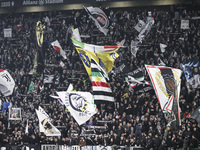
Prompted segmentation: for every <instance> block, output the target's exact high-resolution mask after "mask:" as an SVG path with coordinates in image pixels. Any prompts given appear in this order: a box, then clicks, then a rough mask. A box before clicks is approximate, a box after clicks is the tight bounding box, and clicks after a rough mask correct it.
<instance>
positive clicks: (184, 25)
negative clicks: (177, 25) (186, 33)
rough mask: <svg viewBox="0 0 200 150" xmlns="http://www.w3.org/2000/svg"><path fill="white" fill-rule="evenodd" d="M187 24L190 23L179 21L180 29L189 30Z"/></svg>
mask: <svg viewBox="0 0 200 150" xmlns="http://www.w3.org/2000/svg"><path fill="white" fill-rule="evenodd" d="M189 23H190V21H189V20H181V29H189V28H190V26H189Z"/></svg>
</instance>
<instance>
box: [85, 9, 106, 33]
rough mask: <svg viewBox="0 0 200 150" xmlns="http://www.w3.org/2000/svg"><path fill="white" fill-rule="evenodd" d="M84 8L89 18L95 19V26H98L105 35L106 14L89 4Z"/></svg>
mask: <svg viewBox="0 0 200 150" xmlns="http://www.w3.org/2000/svg"><path fill="white" fill-rule="evenodd" d="M83 7H84V6H83ZM84 8H85V10H86V11H87V13H88V15H89V16H90V18H92V20H94V21H95V23H96V26H97V28H99V30H100V31H101V32H103V33H104V35H107V33H108V26H109V20H108V17H107V16H106V14H105V13H104V12H103V11H102V10H101V9H100V8H98V7H92V6H90V7H84Z"/></svg>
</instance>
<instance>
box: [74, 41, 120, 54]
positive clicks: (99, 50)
mask: <svg viewBox="0 0 200 150" xmlns="http://www.w3.org/2000/svg"><path fill="white" fill-rule="evenodd" d="M71 39H72V42H73V44H74V45H75V46H78V47H81V48H82V49H84V50H86V51H89V52H93V53H104V52H111V51H113V50H115V51H116V50H118V49H119V48H120V47H121V45H122V43H121V42H120V43H119V44H118V45H105V46H99V45H93V44H87V43H82V42H79V41H77V40H75V39H73V38H71Z"/></svg>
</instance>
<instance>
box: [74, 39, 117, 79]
mask: <svg viewBox="0 0 200 150" xmlns="http://www.w3.org/2000/svg"><path fill="white" fill-rule="evenodd" d="M72 42H73V43H74V45H75V48H76V50H77V52H78V54H79V56H80V58H81V60H82V62H83V65H84V67H85V69H86V71H87V73H88V75H89V77H90V79H91V57H93V59H95V61H97V63H99V64H100V66H101V67H102V68H103V69H104V70H105V71H106V72H107V73H108V72H110V71H111V70H112V68H113V64H114V60H115V59H116V58H117V57H119V55H118V53H117V52H116V50H118V49H119V47H120V46H114V47H110V46H109V47H107V46H100V47H96V48H95V46H94V47H93V49H94V50H93V52H91V51H90V48H88V46H87V44H85V43H81V42H78V41H76V40H74V39H72ZM98 48H99V49H98ZM101 50H102V51H101Z"/></svg>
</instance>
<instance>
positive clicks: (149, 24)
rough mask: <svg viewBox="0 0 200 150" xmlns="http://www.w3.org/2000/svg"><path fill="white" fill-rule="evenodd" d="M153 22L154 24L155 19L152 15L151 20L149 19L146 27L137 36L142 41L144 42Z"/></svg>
mask: <svg viewBox="0 0 200 150" xmlns="http://www.w3.org/2000/svg"><path fill="white" fill-rule="evenodd" d="M153 24H154V19H153V17H151V20H149V22H148V23H147V24H146V25H145V26H144V28H143V29H142V30H141V32H140V33H139V35H138V37H137V38H138V40H139V41H140V43H142V40H143V39H144V38H145V37H146V36H147V34H148V33H149V31H150V30H151V28H152V26H153Z"/></svg>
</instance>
